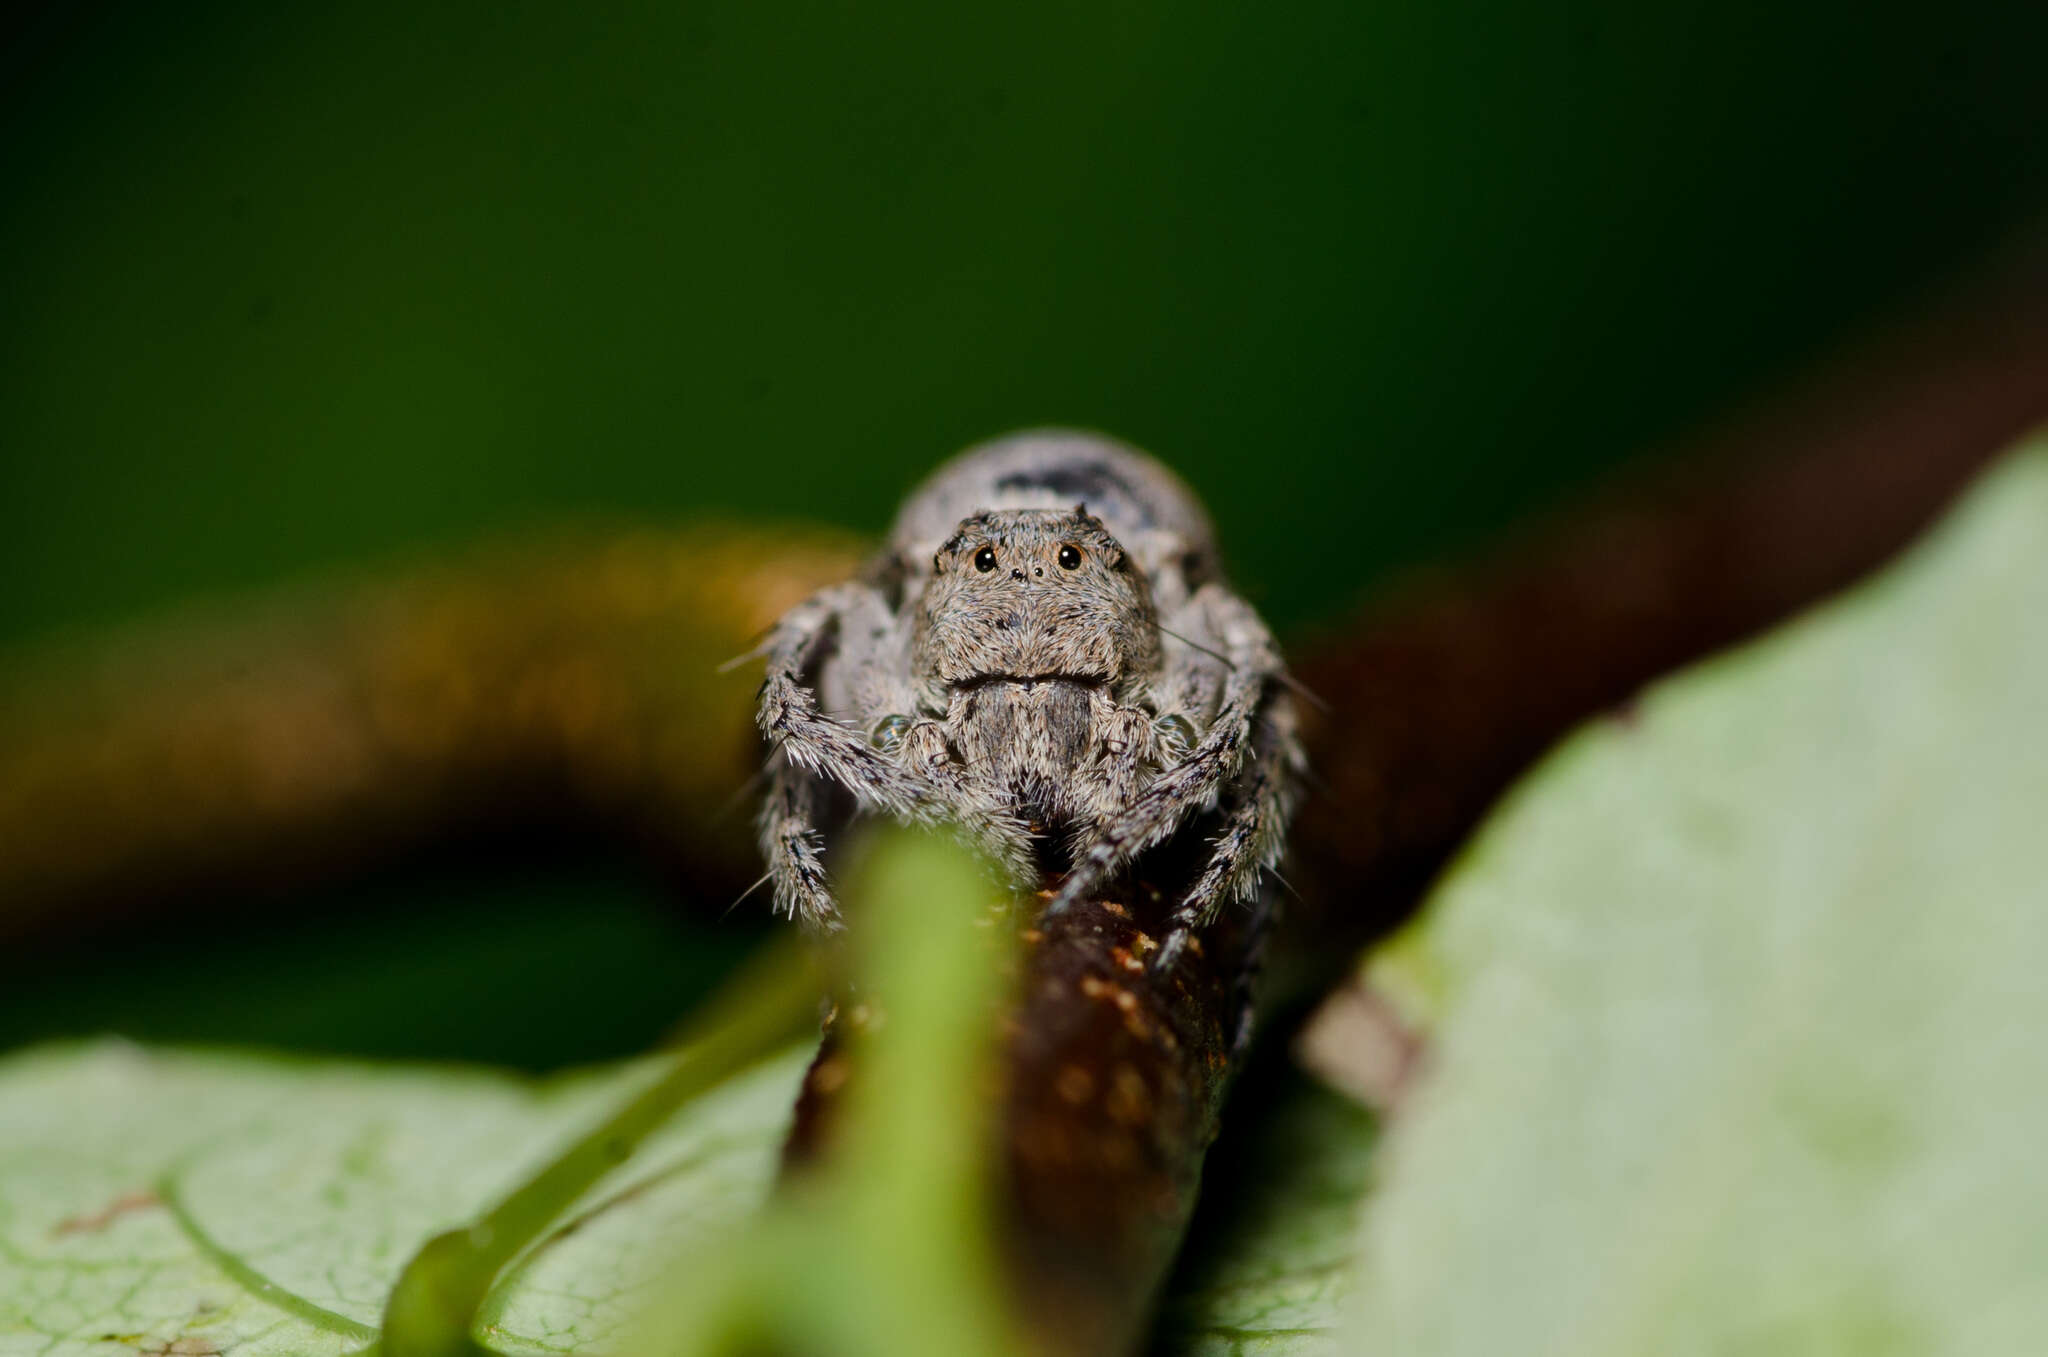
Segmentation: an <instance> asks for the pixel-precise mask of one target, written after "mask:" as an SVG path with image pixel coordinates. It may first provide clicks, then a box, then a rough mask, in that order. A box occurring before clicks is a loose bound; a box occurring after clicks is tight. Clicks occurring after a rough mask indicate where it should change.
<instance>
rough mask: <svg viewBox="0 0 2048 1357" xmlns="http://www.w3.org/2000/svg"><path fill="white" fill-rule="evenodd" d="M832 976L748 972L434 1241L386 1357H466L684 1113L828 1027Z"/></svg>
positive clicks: (394, 1296)
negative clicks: (480, 1314) (820, 1026)
mask: <svg viewBox="0 0 2048 1357" xmlns="http://www.w3.org/2000/svg"><path fill="white" fill-rule="evenodd" d="M823 988H824V984H823V976H822V970H821V968H820V966H819V963H818V961H817V958H816V956H815V954H814V953H813V951H812V950H811V949H810V948H809V947H807V946H806V945H804V944H802V943H795V942H792V943H786V944H783V945H782V946H779V947H777V948H775V949H773V950H772V951H771V952H770V953H769V954H768V955H767V956H766V957H765V958H762V959H760V960H758V961H756V962H755V963H754V964H752V965H749V966H747V967H745V968H743V969H742V970H741V972H740V973H739V974H738V975H737V976H735V977H734V978H733V980H732V981H731V983H729V984H728V985H727V986H726V987H725V988H724V989H723V990H722V991H721V992H720V993H719V995H718V996H717V997H716V998H714V999H713V1000H712V1001H711V1002H710V1003H709V1004H707V1005H705V1007H704V1009H703V1010H702V1011H701V1012H700V1013H699V1014H698V1015H697V1016H696V1017H695V1018H694V1019H693V1020H692V1021H691V1023H690V1024H689V1030H688V1034H687V1036H686V1038H685V1041H684V1043H683V1048H682V1050H681V1051H680V1052H679V1053H678V1054H677V1056H676V1059H675V1064H674V1065H673V1066H672V1067H671V1068H670V1069H669V1070H668V1072H667V1073H665V1074H663V1075H662V1076H661V1077H660V1078H659V1079H657V1080H656V1081H655V1082H654V1083H653V1084H651V1085H650V1086H649V1087H648V1088H646V1089H645V1090H643V1091H642V1092H641V1093H639V1094H638V1095H637V1096H635V1097H634V1098H633V1099H632V1100H631V1101H629V1102H627V1103H626V1104H625V1106H623V1107H621V1108H620V1109H619V1110H618V1111H617V1112H615V1113H613V1114H612V1116H610V1117H609V1118H607V1119H606V1120H605V1121H604V1122H603V1123H601V1124H600V1125H598V1126H597V1127H595V1128H594V1129H592V1130H591V1131H589V1132H587V1133H586V1134H584V1135H583V1136H582V1137H581V1138H579V1139H578V1140H576V1141H575V1142H574V1143H573V1144H571V1145H570V1146H569V1147H568V1148H567V1149H565V1150H563V1151H562V1153H561V1154H559V1155H557V1156H556V1157H555V1158H554V1159H553V1160H552V1161H551V1162H550V1163H548V1164H547V1165H546V1166H545V1167H544V1168H542V1169H541V1170H540V1171H539V1172H538V1173H536V1174H534V1175H533V1177H531V1178H529V1179H527V1180H526V1181H525V1182H524V1183H522V1184H521V1185H520V1186H519V1187H518V1188H516V1189H514V1191H513V1192H512V1193H511V1195H509V1196H507V1197H506V1198H505V1199H504V1200H503V1201H501V1202H499V1203H498V1204H497V1206H495V1207H493V1208H492V1209H491V1210H490V1211H488V1212H486V1213H485V1214H484V1215H482V1216H480V1217H479V1218H478V1219H477V1220H476V1221H475V1222H474V1223H473V1224H471V1225H468V1226H466V1227H463V1228H459V1229H454V1230H449V1231H447V1232H446V1233H444V1234H440V1235H436V1236H435V1237H434V1238H432V1239H430V1240H428V1241H427V1243H426V1244H425V1246H424V1247H422V1248H421V1249H420V1251H419V1252H418V1253H417V1254H415V1255H413V1259H412V1261H411V1262H410V1263H408V1264H406V1267H405V1271H404V1272H403V1273H401V1274H400V1275H399V1279H398V1283H397V1285H396V1286H394V1287H393V1288H392V1290H391V1298H390V1300H388V1301H387V1302H386V1303H385V1308H384V1332H383V1340H382V1352H383V1354H384V1357H456V1355H457V1354H461V1355H463V1357H470V1355H472V1354H475V1353H478V1352H480V1351H482V1349H481V1348H480V1347H479V1346H478V1345H477V1343H476V1341H475V1340H474V1338H472V1337H471V1330H472V1328H473V1326H474V1323H475V1319H476V1314H477V1311H478V1310H479V1309H480V1308H481V1307H482V1305H483V1303H484V1299H485V1297H487V1296H488V1295H489V1294H490V1290H491V1287H492V1285H493V1284H494V1283H495V1282H496V1280H497V1278H498V1274H499V1273H500V1272H502V1271H503V1270H504V1268H505V1266H506V1265H507V1264H508V1263H510V1262H511V1261H512V1260H513V1259H514V1258H516V1257H518V1256H519V1255H520V1254H521V1253H522V1252H524V1251H525V1250H526V1249H527V1248H528V1246H530V1245H531V1244H532V1243H533V1242H534V1241H535V1240H537V1239H539V1238H541V1237H542V1236H543V1234H544V1233H545V1232H546V1231H547V1229H548V1227H549V1226H550V1225H551V1224H553V1223H554V1222H555V1221H556V1220H557V1219H558V1218H559V1217H560V1216H561V1214H562V1213H563V1212H564V1211H566V1210H567V1209H568V1208H569V1207H570V1206H571V1205H573V1204H574V1203H575V1202H576V1200H577V1199H578V1198H580V1197H582V1196H583V1194H584V1193H585V1192H587V1191H589V1189H590V1188H591V1186H592V1185H593V1184H595V1183H596V1182H597V1181H598V1180H599V1179H601V1178H603V1177H604V1176H605V1174H607V1173H609V1172H611V1171H612V1170H613V1169H615V1168H617V1167H618V1166H619V1165H620V1164H622V1163H624V1162H625V1161H626V1160H627V1159H628V1158H630V1157H631V1156H632V1154H633V1152H634V1150H636V1149H637V1148H638V1147H639V1145H640V1142H641V1141H643V1140H645V1139H646V1138H647V1137H648V1136H649V1135H651V1134H652V1133H653V1132H654V1131H656V1130H658V1129H659V1128H660V1127H661V1126H662V1125H663V1124H664V1123H665V1122H667V1121H668V1119H669V1118H670V1117H672V1116H674V1115H675V1113H676V1112H677V1110H678V1109H680V1108H681V1107H682V1106H683V1105H684V1104H686V1103H688V1102H689V1101H690V1100H691V1099H693V1098H695V1097H696V1096H697V1095H698V1094H700V1093H703V1092H705V1091H706V1090H708V1089H711V1088H713V1087H715V1086H717V1085H718V1084H720V1083H722V1082H723V1081H724V1080H726V1079H728V1078H730V1077H731V1076H732V1075H734V1074H737V1073H738V1072H739V1071H741V1070H743V1069H745V1068H747V1067H748V1066H749V1065H752V1064H754V1063H755V1062H756V1061H759V1060H761V1059H763V1058H764V1057H766V1056H768V1055H771V1054H773V1053H774V1052H776V1051H778V1050H781V1049H782V1048H783V1046H784V1045H785V1044H786V1043H787V1042H788V1041H789V1039H790V1038H791V1037H792V1036H793V1035H795V1034H796V1033H797V1032H799V1031H801V1030H802V1028H803V1027H804V1025H805V1024H807V1023H813V1022H815V1021H816V1019H817V1001H818V996H819V995H820V993H822V992H823Z"/></svg>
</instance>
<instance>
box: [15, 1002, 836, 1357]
mask: <svg viewBox="0 0 2048 1357" xmlns="http://www.w3.org/2000/svg"><path fill="white" fill-rule="evenodd" d="M806 1058H807V1051H803V1050H794V1051H791V1052H789V1053H787V1054H785V1055H784V1056H781V1057H778V1058H777V1059H775V1060H772V1061H770V1062H768V1063H766V1064H763V1065H761V1066H759V1067H757V1068H755V1069H753V1070H751V1071H749V1072H747V1073H744V1074H742V1075H739V1076H738V1077H736V1078H734V1079H732V1080H730V1081H728V1082H727V1083H726V1084H724V1085H722V1086H721V1087H719V1088H717V1089H715V1090H713V1091H712V1092H711V1093H709V1094H707V1095H705V1096H704V1097H702V1098H700V1099H699V1100H697V1101H696V1102H694V1103H693V1104H691V1105H690V1106H689V1107H688V1108H686V1109H685V1110H684V1112H683V1113H682V1114H681V1115H680V1116H678V1117H677V1118H676V1119H675V1121H674V1122H673V1123H672V1124H671V1125H669V1126H667V1127H666V1128H664V1129H663V1130H662V1131H661V1132H659V1133H658V1134H657V1136H656V1137H655V1138H654V1139H652V1140H650V1141H649V1142H648V1144H647V1145H646V1146H645V1147H643V1150H642V1152H641V1153H640V1154H639V1155H637V1156H635V1157H634V1158H633V1159H632V1160H631V1161H630V1162H628V1163H626V1164H625V1165H623V1166H621V1168H620V1169H619V1170H617V1171H616V1172H615V1173H613V1174H611V1175H608V1177H607V1178H606V1179H605V1180H604V1181H603V1182H601V1183H599V1184H598V1186H597V1187H595V1188H594V1189H592V1191H591V1192H590V1193H588V1194H587V1195H586V1196H585V1198H584V1200H583V1201H581V1202H580V1203H578V1205H577V1206H576V1207H575V1208H574V1209H573V1210H572V1211H571V1212H570V1213H569V1214H568V1215H567V1216H566V1217H565V1219H564V1220H563V1221H562V1222H561V1223H560V1224H559V1225H558V1226H557V1227H556V1228H555V1229H554V1230H553V1231H551V1232H550V1233H549V1234H548V1235H547V1236H545V1237H544V1238H543V1239H542V1240H541V1241H540V1242H539V1243H538V1244H537V1245H536V1246H535V1247H534V1248H533V1249H531V1250H529V1252H528V1253H527V1255H526V1256H525V1257H523V1258H521V1259H520V1260H518V1261H517V1262H515V1263H514V1264H513V1266H512V1267H511V1268H510V1269H508V1270H507V1272H506V1274H505V1275H504V1277H503V1278H501V1279H500V1282H499V1285H498V1287H497V1288H496V1290H495V1291H494V1292H493V1293H492V1294H491V1296H490V1297H489V1299H488V1300H487V1301H486V1303H485V1306H484V1309H483V1312H482V1313H481V1315H480V1316H479V1325H480V1331H479V1334H478V1337H479V1338H480V1339H482V1340H483V1341H484V1342H485V1343H486V1344H487V1345H488V1346H489V1347H491V1348H494V1349H496V1350H498V1351H502V1352H507V1353H542V1352H554V1351H563V1350H578V1351H596V1350H602V1349H603V1347H604V1345H605V1343H606V1341H607V1340H608V1339H609V1338H611V1337H612V1336H614V1333H615V1330H616V1328H617V1327H618V1326H619V1325H620V1324H622V1323H624V1322H625V1320H626V1319H627V1317H628V1315H629V1314H630V1313H636V1312H637V1297H636V1296H635V1292H636V1291H637V1290H638V1289H639V1288H640V1287H642V1286H644V1285H645V1284H646V1283H647V1282H648V1281H649V1280H650V1278H651V1276H652V1275H653V1272H654V1269H655V1268H656V1267H657V1266H658V1262H657V1260H658V1259H659V1258H660V1257H665V1256H666V1255H665V1254H664V1253H663V1252H662V1251H661V1250H656V1249H651V1248H649V1247H648V1245H649V1244H650V1243H651V1242H653V1241H657V1240H658V1241H661V1242H662V1243H663V1244H664V1245H672V1244H673V1242H674V1241H676V1240H688V1239H692V1238H697V1237H700V1236H706V1235H715V1234H716V1233H717V1232H718V1231H721V1230H729V1229H731V1228H733V1227H734V1225H735V1223H736V1222H738V1221H740V1220H742V1219H744V1218H745V1217H746V1216H747V1215H748V1214H749V1213H751V1212H752V1211H753V1210H754V1209H755V1208H756V1207H757V1206H758V1205H759V1203H760V1201H761V1200H762V1198H763V1196H764V1195H765V1193H766V1190H767V1187H768V1184H769V1181H770V1179H771V1177H772V1174H773V1170H774V1164H775V1156H776V1152H777V1146H778V1145H779V1143H780V1141H781V1138H782V1136H783V1134H784V1132H785V1130H786V1128H787V1125H788V1119H789V1112H790V1107H791V1105H792V1103H793V1100H794V1097H795V1089H796V1084H797V1080H798V1078H799V1077H800V1074H801V1071H802V1068H803V1064H804V1061H805V1059H806ZM657 1064H658V1062H646V1061H641V1062H633V1063H630V1064H627V1065H623V1066H616V1067H611V1068H609V1069H605V1070H601V1071H595V1072H591V1073H584V1074H578V1075H574V1076H569V1077H564V1078H559V1079H554V1080H548V1081H544V1082H534V1081H528V1080H522V1079H518V1078H515V1077H512V1076H507V1075H501V1074H496V1073H491V1072H486V1071H479V1070H470V1069H464V1068H458V1067H404V1066H370V1065H358V1064H352V1063H346V1062H304V1061H297V1060H285V1059H278V1058H271V1057H258V1056H249V1055H240V1054H212V1053H190V1052H177V1051H150V1050H144V1049H141V1048H137V1047H134V1046H132V1045H129V1044H127V1043H123V1042H114V1041H108V1042H99V1043H92V1044H88V1045H66V1046H53V1047H43V1048H36V1049H32V1050H29V1051H25V1052H22V1053H19V1054H16V1055H13V1056H10V1057H8V1058H7V1059H5V1060H4V1061H0V1353H4V1354H8V1355H9V1357H12V1355H13V1354H17V1353H19V1354H30V1353H36V1354H50V1355H51V1357H59V1355H62V1354H84V1353H111V1352H116V1351H119V1350H122V1349H123V1348H125V1349H128V1350H152V1351H154V1350H165V1349H168V1350H170V1351H174V1352H190V1353H204V1352H215V1351H226V1350H229V1349H232V1350H233V1351H235V1352H236V1353H237V1354H258V1355H260V1354H270V1353H309V1354H318V1353H348V1352H354V1351H360V1350H362V1349H364V1348H366V1347H367V1346H369V1344H370V1343H371V1342H372V1341H373V1340H374V1339H375V1337H376V1332H377V1324H378V1321H379V1319H380V1316H381V1313H382V1309H383V1305H384V1301H385V1297H386V1295H387V1294H388V1292H389V1290H390V1287H391V1284H392V1282H393V1281H394V1280H396V1278H397V1275H398V1272H399V1270H400V1269H401V1268H402V1267H403V1266H404V1265H405V1263H406V1261H407V1260H408V1259H409V1258H410V1257H411V1255H412V1253H413V1252H414V1251H415V1250H416V1249H417V1248H418V1247H419V1245H420V1244H421V1242H422V1241H423V1240H425V1239H426V1238H428V1237H429V1236H431V1235H432V1234H434V1233H436V1232H438V1231H441V1230H445V1229H449V1228H452V1227H454V1226H456V1225H459V1224H462V1223H464V1222H465V1221H467V1220H469V1219H471V1218H473V1217H474V1216H475V1215H477V1214H478V1213H479V1212H480V1211H481V1210H483V1209H484V1208H485V1207H487V1206H488V1205H490V1204H491V1203H492V1202H493V1201H495V1200H496V1199H497V1198H498V1197H500V1196H502V1195H503V1194H504V1193H505V1192H506V1191H508V1190H509V1189H510V1188H512V1187H513V1186H515V1185H517V1184H518V1183H519V1182H520V1181H521V1180H522V1179H523V1178H524V1177H525V1176H526V1175H527V1174H529V1173H530V1172H532V1171H533V1169H534V1168H535V1167H536V1166H537V1165H539V1164H540V1163H542V1162H544V1161H545V1160H546V1159H547V1158H548V1156H549V1155H550V1154H551V1153H553V1152H554V1151H555V1150H557V1149H558V1148H559V1147H560V1146H561V1145H562V1144H563V1143H564V1142H566V1141H568V1140H569V1139H571V1138H573V1137H574V1136H575V1135H576V1134H577V1133H578V1132H580V1131H582V1130H584V1129H585V1128H586V1127H587V1126H588V1125H589V1124H590V1123H592V1122H594V1121H596V1120H597V1119H598V1118H600V1117H601V1116H602V1115H603V1114H604V1113H605V1112H606V1111H607V1110H608V1109H609V1108H610V1107H611V1106H612V1105H614V1104H616V1103H617V1102H618V1101H619V1100H620V1099H621V1098H622V1097H624V1096H627V1095H629V1094H630V1093H631V1092H632V1091H633V1089H634V1088H636V1087H637V1086H639V1085H642V1084H645V1083H646V1082H648V1081H649V1079H650V1078H651V1077H652V1075H653V1074H654V1073H655V1071H656V1068H657ZM179 1343H183V1344H185V1346H184V1347H182V1348H181V1347H178V1346H176V1345H177V1344H179Z"/></svg>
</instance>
